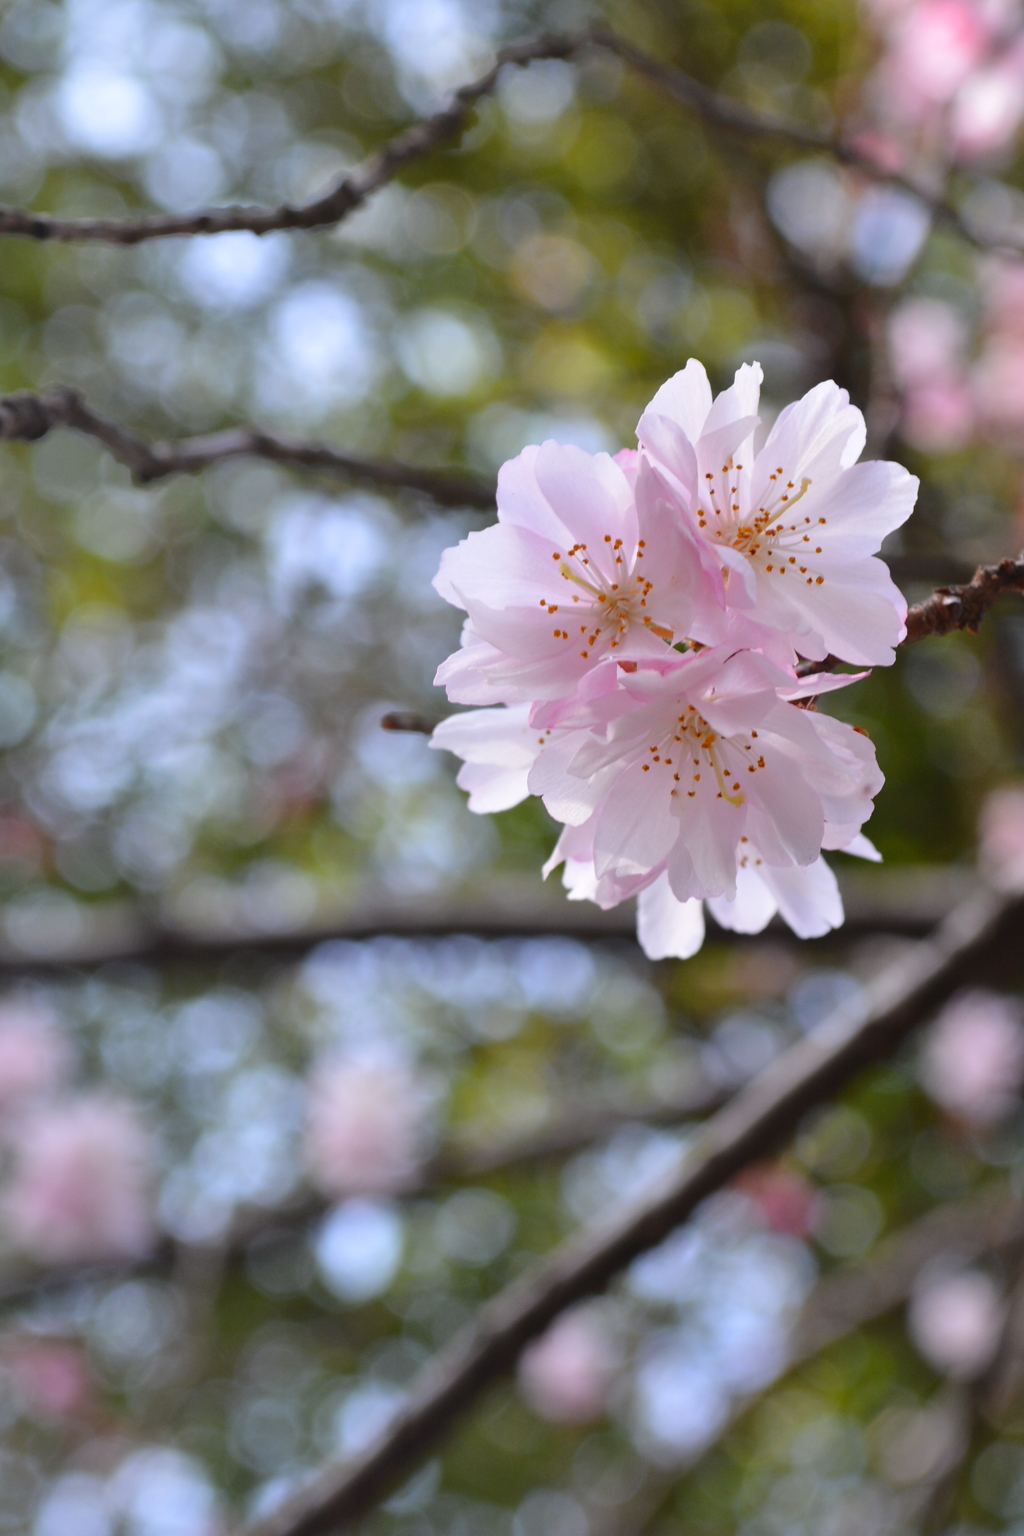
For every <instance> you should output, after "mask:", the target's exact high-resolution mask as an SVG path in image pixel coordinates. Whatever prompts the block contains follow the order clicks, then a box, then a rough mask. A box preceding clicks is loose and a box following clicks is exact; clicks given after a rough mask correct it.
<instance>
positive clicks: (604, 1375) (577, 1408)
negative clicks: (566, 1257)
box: [519, 1306, 619, 1424]
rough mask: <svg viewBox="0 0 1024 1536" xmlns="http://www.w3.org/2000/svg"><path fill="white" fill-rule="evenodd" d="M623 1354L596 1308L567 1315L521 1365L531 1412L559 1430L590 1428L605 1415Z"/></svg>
mask: <svg viewBox="0 0 1024 1536" xmlns="http://www.w3.org/2000/svg"><path fill="white" fill-rule="evenodd" d="M618 1366H619V1354H618V1350H617V1349H616V1347H615V1344H614V1341H613V1340H612V1338H611V1337H610V1335H609V1332H608V1329H607V1326H606V1325H605V1324H604V1323H603V1322H602V1320H601V1317H600V1315H599V1313H598V1312H597V1310H596V1309H595V1308H594V1307H587V1306H583V1307H575V1308H573V1309H572V1310H571V1311H569V1312H565V1313H563V1314H562V1316H561V1317H559V1318H557V1319H556V1320H555V1322H553V1323H552V1324H551V1327H550V1328H549V1329H548V1330H547V1332H546V1333H545V1334H543V1335H542V1336H541V1337H540V1338H539V1339H538V1340H537V1341H536V1343H534V1344H531V1345H530V1346H529V1348H528V1349H526V1350H524V1352H523V1355H522V1358H521V1360H520V1362H519V1387H520V1390H521V1392H522V1394H523V1396H524V1398H525V1399H526V1401H527V1402H528V1403H529V1405H530V1407H531V1408H532V1409H533V1411H534V1412H535V1413H536V1414H539V1416H540V1417H541V1418H542V1419H548V1420H549V1421H550V1422H551V1423H554V1424H589V1423H592V1422H593V1421H594V1420H595V1419H599V1418H600V1417H601V1415H602V1414H603V1413H604V1411H605V1406H606V1404H607V1401H608V1392H609V1389H610V1387H611V1384H612V1381H613V1380H614V1377H615V1374H616V1371H617V1369H618Z"/></svg>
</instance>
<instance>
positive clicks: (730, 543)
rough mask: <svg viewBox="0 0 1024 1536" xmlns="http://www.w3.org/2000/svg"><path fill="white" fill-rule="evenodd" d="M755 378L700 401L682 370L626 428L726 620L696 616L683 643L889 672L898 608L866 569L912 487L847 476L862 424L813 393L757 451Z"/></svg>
mask: <svg viewBox="0 0 1024 1536" xmlns="http://www.w3.org/2000/svg"><path fill="white" fill-rule="evenodd" d="M760 384H761V369H760V366H759V365H758V364H744V365H743V367H742V368H740V369H739V371H738V372H737V374H736V379H735V382H734V383H733V385H732V386H731V388H729V389H727V390H725V391H723V393H722V394H720V395H719V396H718V398H717V399H715V400H713V399H712V394H711V386H710V384H709V383H708V377H707V374H706V372H705V370H704V368H703V366H702V365H701V364H700V363H698V362H697V361H696V360H694V359H692V358H691V360H690V361H689V363H687V365H686V367H685V368H684V369H683V370H682V372H680V373H677V374H675V375H674V376H673V377H672V378H671V379H669V380H668V382H667V383H666V384H663V385H662V387H661V389H659V390H658V392H657V394H656V395H655V396H654V399H653V400H652V401H651V403H650V405H649V406H648V407H647V409H646V411H645V412H644V414H643V416H642V417H641V419H640V424H639V426H638V427H637V436H638V438H639V440H640V445H641V449H642V451H643V455H644V458H645V459H646V460H647V462H649V463H650V464H651V465H652V467H653V468H654V469H655V470H656V472H657V474H658V476H659V478H660V479H661V480H662V482H663V484H664V486H665V489H666V493H667V494H668V495H670V497H671V498H672V501H673V504H674V506H675V507H676V509H677V512H678V514H679V515H680V517H681V518H684V519H688V520H689V522H690V524H691V527H693V528H695V530H696V531H697V533H698V535H699V537H700V540H701V543H702V546H703V550H702V558H703V562H704V565H705V568H706V570H708V572H709V574H710V575H712V577H713V578H717V579H719V580H721V582H722V583H723V597H722V600H723V604H724V614H725V615H727V616H728V619H729V620H731V624H730V623H728V622H724V621H723V619H722V618H720V617H718V616H716V615H715V613H714V611H713V609H710V608H709V607H708V606H707V604H705V605H704V606H703V607H702V609H701V611H700V612H699V613H698V614H697V615H696V616H695V618H694V620H693V622H692V623H691V626H690V634H691V635H692V637H693V638H694V639H697V640H700V641H704V642H706V643H709V644H717V643H721V642H728V641H732V642H734V643H738V644H742V645H749V646H752V647H759V648H760V649H763V650H766V651H768V652H769V653H770V654H772V655H773V656H774V658H775V659H776V660H779V661H782V662H789V661H792V660H794V659H795V657H796V656H797V655H803V656H806V657H809V658H811V659H820V658H822V657H824V656H826V655H827V654H828V653H829V652H831V653H832V654H833V655H835V656H840V657H842V658H843V659H844V660H845V661H851V662H854V663H856V664H858V665H859V664H864V665H876V664H880V665H888V664H889V663H890V662H891V661H892V659H893V647H894V646H895V645H897V644H898V643H899V641H900V640H901V639H902V638H903V635H904V634H905V618H906V602H905V600H904V598H903V596H902V594H901V593H900V591H899V590H898V588H897V587H896V586H895V585H894V584H893V582H892V579H891V577H890V576H889V572H888V570H887V568H886V566H885V565H884V564H883V562H882V561H881V560H877V559H875V558H874V556H875V555H876V553H877V551H878V549H879V548H880V547H881V544H882V540H883V539H884V538H885V536H886V535H887V534H888V533H890V532H892V530H893V529H895V528H898V527H900V526H901V524H903V523H904V522H905V521H906V519H907V518H908V517H909V516H910V513H911V512H912V510H913V507H914V501H915V498H916V496H917V486H918V482H917V480H916V479H915V477H914V476H913V475H910V474H908V473H907V471H906V470H905V469H904V468H903V467H902V466H901V465H899V464H890V463H886V462H882V461H876V462H868V463H864V464H858V463H857V462H856V460H857V458H858V456H859V454H860V452H861V449H862V448H863V446H864V436H865V428H864V418H863V416H862V415H861V413H860V411H858V410H857V409H856V407H854V406H852V405H851V404H850V400H849V396H848V395H847V393H846V391H845V390H843V389H840V388H839V387H838V386H837V385H835V384H833V383H825V384H819V385H817V386H816V387H815V388H814V389H812V390H811V391H810V392H809V393H808V394H806V395H805V396H804V397H803V399H802V400H798V401H796V402H794V403H793V404H792V405H788V406H787V407H786V408H785V410H783V411H782V412H781V413H780V415H779V416H778V418H777V420H776V421H775V424H774V425H773V427H772V429H771V431H770V432H769V434H768V438H767V441H766V443H765V445H764V447H763V448H762V449H761V450H760V452H759V453H755V452H754V429H755V427H756V426H757V424H758V416H757V407H758V398H759V394H760Z"/></svg>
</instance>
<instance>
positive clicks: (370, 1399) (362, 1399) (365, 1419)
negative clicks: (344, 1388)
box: [335, 1381, 405, 1456]
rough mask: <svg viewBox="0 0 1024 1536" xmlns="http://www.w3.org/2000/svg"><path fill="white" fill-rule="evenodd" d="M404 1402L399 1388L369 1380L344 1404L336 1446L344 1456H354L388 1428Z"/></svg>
mask: <svg viewBox="0 0 1024 1536" xmlns="http://www.w3.org/2000/svg"><path fill="white" fill-rule="evenodd" d="M404 1401H405V1393H404V1392H403V1391H402V1390H401V1388H399V1387H392V1386H387V1385H386V1384H385V1383H384V1382H376V1381H370V1382H367V1383H366V1385H365V1386H362V1387H357V1388H356V1390H355V1391H354V1392H352V1393H350V1394H349V1396H348V1397H347V1398H346V1399H345V1401H344V1402H343V1403H342V1405H341V1407H340V1408H339V1409H338V1416H337V1419H336V1421H335V1423H336V1431H337V1446H338V1450H339V1451H340V1452H341V1454H342V1455H343V1456H354V1455H355V1454H356V1452H357V1451H361V1450H362V1449H363V1448H364V1446H367V1445H369V1444H370V1441H371V1440H374V1439H376V1437H377V1436H378V1435H379V1434H381V1433H383V1431H384V1430H385V1429H387V1427H388V1425H389V1424H390V1423H391V1420H392V1419H393V1418H394V1416H395V1414H396V1413H397V1412H398V1410H399V1409H400V1408H401V1406H402V1404H403V1402H404Z"/></svg>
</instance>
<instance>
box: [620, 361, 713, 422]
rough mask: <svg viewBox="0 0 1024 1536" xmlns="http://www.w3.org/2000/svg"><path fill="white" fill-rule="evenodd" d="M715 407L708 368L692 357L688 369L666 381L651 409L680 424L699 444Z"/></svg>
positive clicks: (655, 397) (651, 404)
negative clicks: (705, 424)
mask: <svg viewBox="0 0 1024 1536" xmlns="http://www.w3.org/2000/svg"><path fill="white" fill-rule="evenodd" d="M711 404H712V395H711V385H710V383H709V382H708V375H707V369H706V368H705V367H704V364H703V363H699V362H698V361H697V359H696V358H695V357H691V358H690V360H689V362H688V363H687V365H686V367H685V368H681V369H680V370H679V372H678V373H674V374H673V375H672V377H671V378H670V379H667V380H666V381H665V383H664V384H663V385H662V386H661V388H660V389H659V390H658V393H657V394H656V395H655V396H654V399H653V400H652V401H651V402H650V404H649V405H648V407H647V410H648V411H651V412H653V413H654V414H655V415H656V416H665V417H667V418H668V419H669V420H670V421H674V422H676V423H677V425H678V426H679V427H680V428H681V429H682V431H683V432H685V434H686V436H687V437H688V438H689V440H690V442H691V443H696V442H697V439H698V438H699V437H700V435H701V433H702V432H703V430H704V423H705V422H706V421H707V419H708V414H709V412H710V410H711ZM645 414H646V413H645ZM639 435H640V434H639V431H638V432H637V436H638V437H639Z"/></svg>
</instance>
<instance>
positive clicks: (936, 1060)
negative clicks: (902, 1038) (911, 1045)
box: [921, 988, 1024, 1126]
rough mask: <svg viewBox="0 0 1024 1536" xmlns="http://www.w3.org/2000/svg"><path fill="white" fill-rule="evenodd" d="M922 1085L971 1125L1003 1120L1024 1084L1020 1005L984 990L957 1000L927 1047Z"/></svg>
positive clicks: (1023, 1027) (941, 1016) (947, 1009)
mask: <svg viewBox="0 0 1024 1536" xmlns="http://www.w3.org/2000/svg"><path fill="white" fill-rule="evenodd" d="M921 1080H922V1082H923V1084H924V1088H925V1091H926V1092H927V1093H928V1094H929V1095H930V1096H931V1098H933V1099H934V1100H935V1102H936V1104H939V1105H941V1107H942V1108H943V1109H945V1110H948V1111H949V1112H950V1114H953V1115H957V1116H958V1117H959V1118H960V1119H962V1120H965V1121H967V1122H968V1123H969V1124H974V1125H979V1126H984V1125H989V1124H992V1123H993V1122H994V1121H997V1120H1000V1119H1002V1117H1003V1116H1004V1115H1005V1114H1006V1113H1007V1112H1008V1111H1009V1110H1010V1109H1012V1108H1013V1105H1014V1104H1015V1103H1016V1102H1017V1096H1018V1093H1019V1091H1020V1087H1021V1083H1022V1082H1024V1022H1022V1020H1021V1011H1020V1008H1019V1007H1018V1005H1017V1004H1016V1003H1015V1002H1014V1001H1012V1000H1011V999H1010V998H1005V997H1000V996H999V995H998V994H997V993H995V992H986V991H983V990H981V989H980V988H979V989H977V990H975V991H972V992H964V993H961V995H960V996H959V997H955V998H954V999H953V1001H952V1002H950V1003H948V1004H947V1005H946V1007H945V1008H944V1009H943V1010H942V1012H941V1013H940V1014H939V1017H938V1018H937V1019H936V1021H935V1023H934V1025H933V1026H932V1029H931V1032H930V1034H929V1036H928V1039H927V1040H926V1042H925V1047H924V1053H923V1058H922V1064H921Z"/></svg>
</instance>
